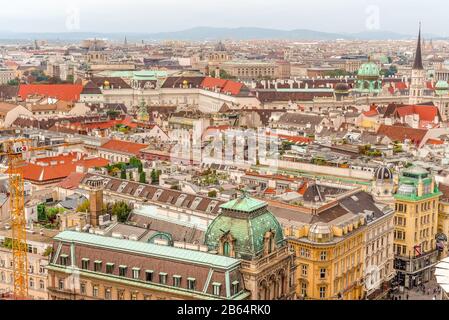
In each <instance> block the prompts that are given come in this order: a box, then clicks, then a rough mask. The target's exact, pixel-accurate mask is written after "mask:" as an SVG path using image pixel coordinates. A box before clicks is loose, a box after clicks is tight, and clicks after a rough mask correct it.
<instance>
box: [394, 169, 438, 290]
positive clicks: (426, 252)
mask: <svg viewBox="0 0 449 320" xmlns="http://www.w3.org/2000/svg"><path fill="white" fill-rule="evenodd" d="M440 196H441V192H440V191H439V189H438V186H437V185H436V183H435V180H434V178H433V177H432V176H431V175H430V174H429V172H428V171H427V170H425V169H423V168H420V167H411V168H408V169H406V170H404V171H403V172H402V175H401V177H400V178H399V188H398V190H397V192H396V194H395V217H394V225H395V230H394V247H393V250H394V253H395V262H394V264H395V269H396V271H397V281H398V282H399V284H400V285H403V286H405V287H406V288H413V287H415V286H418V285H420V284H421V283H425V282H428V281H429V280H430V279H431V277H432V274H433V270H434V267H435V264H436V262H437V257H438V250H437V249H436V240H435V234H436V233H437V230H438V208H439V198H440Z"/></svg>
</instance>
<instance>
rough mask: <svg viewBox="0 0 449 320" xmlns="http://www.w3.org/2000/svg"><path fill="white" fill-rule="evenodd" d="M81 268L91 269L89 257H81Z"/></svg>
mask: <svg viewBox="0 0 449 320" xmlns="http://www.w3.org/2000/svg"><path fill="white" fill-rule="evenodd" d="M81 269H83V270H87V269H89V259H86V258H83V259H81Z"/></svg>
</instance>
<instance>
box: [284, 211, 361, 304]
mask: <svg viewBox="0 0 449 320" xmlns="http://www.w3.org/2000/svg"><path fill="white" fill-rule="evenodd" d="M364 223H365V221H364V219H363V218H359V219H356V220H355V221H353V222H352V223H350V224H348V225H347V226H345V227H338V226H329V225H328V224H325V223H317V224H313V225H311V226H303V227H302V228H298V229H296V230H292V229H290V230H289V231H287V232H289V233H288V234H287V236H289V244H290V246H291V247H292V248H293V249H294V251H295V253H296V277H297V278H296V279H297V290H296V294H297V296H298V297H303V298H305V299H326V300H337V299H344V300H360V299H362V297H363V291H364V290H363V277H364V272H363V256H362V255H363V238H364V228H363V226H364Z"/></svg>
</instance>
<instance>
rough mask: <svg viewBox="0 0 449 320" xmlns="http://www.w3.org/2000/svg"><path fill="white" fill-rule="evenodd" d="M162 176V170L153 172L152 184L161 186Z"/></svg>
mask: <svg viewBox="0 0 449 320" xmlns="http://www.w3.org/2000/svg"><path fill="white" fill-rule="evenodd" d="M160 175H161V171H160V170H155V169H153V170H151V183H152V184H159V176H160Z"/></svg>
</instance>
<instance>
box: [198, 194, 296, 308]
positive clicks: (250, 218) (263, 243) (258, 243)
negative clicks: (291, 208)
mask: <svg viewBox="0 0 449 320" xmlns="http://www.w3.org/2000/svg"><path fill="white" fill-rule="evenodd" d="M221 210H222V212H221V214H220V215H219V216H218V217H217V218H216V219H215V220H214V221H213V222H212V223H211V225H210V226H209V228H208V230H207V232H206V236H205V242H206V245H207V246H208V247H209V249H210V250H212V251H216V252H217V253H218V254H220V255H225V256H229V257H233V258H237V259H241V260H242V268H241V270H240V272H241V273H242V275H243V279H244V282H245V288H247V289H248V290H249V291H250V292H251V299H253V300H273V299H292V298H293V297H294V291H295V286H294V283H295V280H294V272H293V269H294V262H293V256H292V253H290V251H289V248H288V246H287V244H286V242H285V240H284V234H283V231H282V228H281V226H280V224H279V222H278V221H277V219H276V218H275V217H274V216H273V214H272V213H271V212H270V211H269V210H268V209H267V203H265V202H262V201H259V200H256V199H252V198H249V197H248V196H246V195H243V196H242V197H240V198H238V199H235V200H233V201H230V202H228V203H225V204H223V205H222V206H221Z"/></svg>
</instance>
